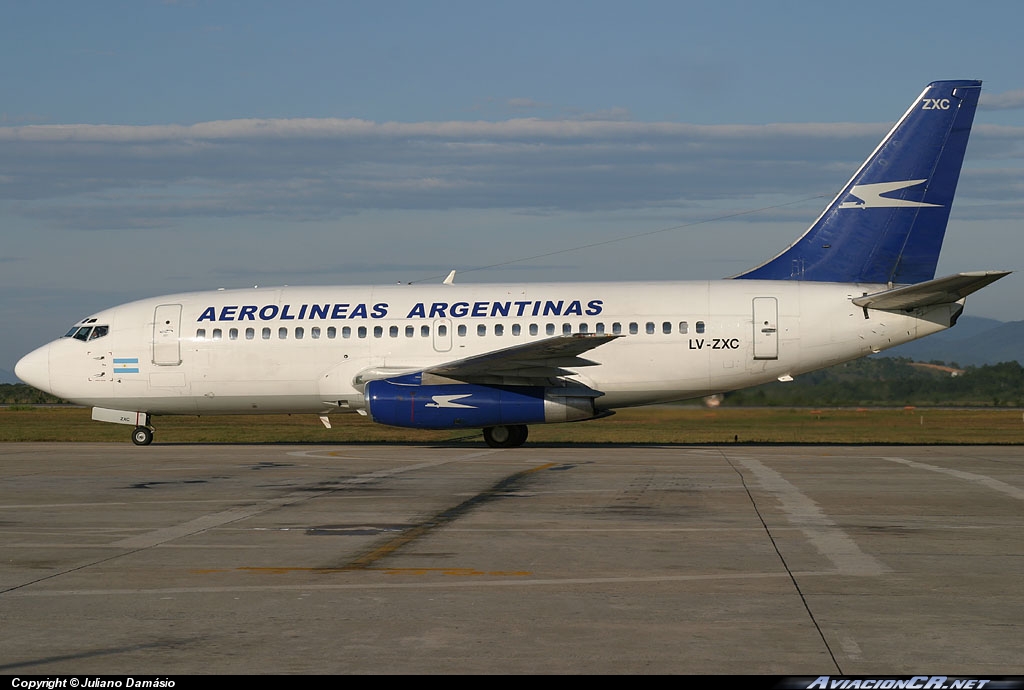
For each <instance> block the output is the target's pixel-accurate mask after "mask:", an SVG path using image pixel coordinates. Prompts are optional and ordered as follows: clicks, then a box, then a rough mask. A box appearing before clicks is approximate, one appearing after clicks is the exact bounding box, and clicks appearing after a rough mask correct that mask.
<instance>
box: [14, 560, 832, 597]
mask: <svg viewBox="0 0 1024 690" xmlns="http://www.w3.org/2000/svg"><path fill="white" fill-rule="evenodd" d="M386 570H388V569H387V568H374V569H372V570H369V569H365V568H363V569H360V570H358V571H346V574H358V573H364V574H365V573H372V572H381V573H383V572H384V571H386ZM845 574H846V573H837V572H835V571H801V572H794V573H793V575H797V576H800V577H813V576H835V575H845ZM772 579H775V580H785V581H789V580H790V574H789V573H788V572H771V573H723V574H717V575H715V574H709V575H649V576H643V577H567V578H563V579H559V578H537V579H522V578H520V579H513V580H485V579H481V578H471V579H466V578H448V579H445V580H444V581H438V582H423V581H421V580H417V581H416V582H380V581H375V582H356V583H344V584H310V583H304V584H303V583H299V584H294V585H291V584H279V585H240V586H230V585H227V586H223V585H222V586H218V587H154V588H152V589H141V588H135V589H66V590H42V589H35V590H32V589H23V590H17V591H12V592H6V593H5V594H4V597H5V598H7V599H9V598H11V597H67V596H127V595H140V594H141V595H145V596H152V595H167V594H182V595H183V594H210V593H227V592H288V591H306V592H315V591H325V592H329V591H342V590H373V589H458V588H464V587H551V586H565V585H572V586H579V585H597V586H606V585H618V584H624V585H633V584H642V583H648V584H651V583H654V584H658V583H662V584H671V583H674V582H702V581H740V580H772Z"/></svg>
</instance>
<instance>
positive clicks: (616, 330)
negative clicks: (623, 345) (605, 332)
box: [612, 321, 622, 335]
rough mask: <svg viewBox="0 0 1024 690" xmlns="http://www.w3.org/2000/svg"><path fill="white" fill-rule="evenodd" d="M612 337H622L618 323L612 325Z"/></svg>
mask: <svg viewBox="0 0 1024 690" xmlns="http://www.w3.org/2000/svg"><path fill="white" fill-rule="evenodd" d="M612 335H622V324H621V323H619V322H618V321H616V322H615V323H613V324H612Z"/></svg>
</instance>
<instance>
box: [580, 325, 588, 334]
mask: <svg viewBox="0 0 1024 690" xmlns="http://www.w3.org/2000/svg"><path fill="white" fill-rule="evenodd" d="M589 332H590V326H588V325H587V324H585V323H581V324H580V333H589Z"/></svg>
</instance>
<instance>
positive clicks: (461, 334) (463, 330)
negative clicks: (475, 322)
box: [459, 323, 466, 338]
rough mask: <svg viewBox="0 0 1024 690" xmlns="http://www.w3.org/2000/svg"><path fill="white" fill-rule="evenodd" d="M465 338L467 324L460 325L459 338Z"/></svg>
mask: <svg viewBox="0 0 1024 690" xmlns="http://www.w3.org/2000/svg"><path fill="white" fill-rule="evenodd" d="M465 336H466V324H464V323H460V324H459V337H460V338H463V337H465Z"/></svg>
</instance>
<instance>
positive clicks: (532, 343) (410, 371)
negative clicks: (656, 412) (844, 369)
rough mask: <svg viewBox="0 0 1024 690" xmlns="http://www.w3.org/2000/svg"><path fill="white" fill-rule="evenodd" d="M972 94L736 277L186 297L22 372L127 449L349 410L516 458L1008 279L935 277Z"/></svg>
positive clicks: (916, 125)
mask: <svg viewBox="0 0 1024 690" xmlns="http://www.w3.org/2000/svg"><path fill="white" fill-rule="evenodd" d="M980 92H981V82H980V81H973V80H959V81H936V82H933V83H931V84H929V85H928V86H927V87H926V88H925V89H924V91H923V92H922V93H921V95H920V96H919V97H918V98H916V99H915V100H914V102H913V104H912V105H911V106H910V108H909V109H908V110H907V111H906V113H905V114H904V115H903V117H902V118H900V119H899V121H898V122H897V123H896V124H895V125H894V126H893V127H892V129H891V130H890V131H889V133H888V134H887V135H886V136H885V138H884V139H883V140H882V142H881V143H880V144H879V145H878V147H877V148H876V149H875V150H874V152H872V153H871V155H870V156H869V157H868V159H867V160H866V161H865V162H864V163H863V164H862V165H861V167H860V168H859V169H858V170H857V172H856V173H855V174H854V175H853V177H852V178H851V179H850V181H849V182H848V183H847V184H846V185H845V186H844V187H843V188H842V189H841V190H840V191H839V193H838V194H837V195H836V197H835V199H834V200H833V201H832V202H831V203H830V204H829V205H828V206H827V207H826V208H825V210H824V211H823V212H822V213H821V215H820V216H819V217H818V219H817V220H816V221H815V222H814V223H813V224H812V225H811V226H810V227H809V228H808V229H807V231H806V232H805V233H804V234H803V235H802V236H800V237H799V238H798V239H797V240H796V241H795V242H793V244H791V245H790V246H789V247H787V248H786V249H784V250H783V251H782V252H780V253H779V254H778V255H777V256H775V257H774V258H772V259H769V260H768V261H766V262H764V263H763V264H761V265H759V266H756V267H754V268H752V269H750V270H748V271H745V272H743V273H740V274H739V275H735V276H732V277H731V278H726V279H722V280H701V281H678V282H626V283H617V282H591V283H542V284H516V285H503V284H466V285H463V284H456V283H455V281H454V271H453V272H452V273H451V274H449V276H448V278H447V279H445V280H444V282H443V283H442V284H436V285H411V284H409V285H391V286H383V287H372V286H341V287H339V286H335V287H327V286H319V287H316V286H314V287H273V288H252V289H221V290H216V291H205V292H190V293H184V294H176V295H169V296H164V297H156V298H151V299H143V300H139V301H135V302H131V303H128V304H123V305H120V306H116V307H113V308H110V309H106V310H104V311H101V312H99V313H96V314H93V315H91V316H89V317H87V318H85V319H83V320H81V321H80V322H78V323H76V324H75V325H74V326H73V327H72V328H71V329H70V330H69V331H68V332H67V333H66V334H65V335H64V336H63V337H61V338H59V339H57V340H54V341H52V342H50V343H48V344H46V345H43V346H42V347H40V348H38V349H36V350H35V351H33V352H31V353H29V354H27V355H26V356H25V357H24V358H22V359H21V360H20V361H19V362H18V364H17V367H16V369H15V372H16V374H17V375H18V377H19V378H20V379H21V380H22V381H25V382H26V383H28V384H30V385H32V386H35V387H36V388H39V389H41V390H44V391H47V392H49V393H52V394H53V395H56V396H59V397H61V398H64V399H67V400H70V401H73V402H76V403H79V404H82V405H87V406H91V407H93V411H92V417H93V419H95V420H98V421H104V422H113V423H119V424H126V425H129V426H132V427H134V430H133V432H132V436H131V438H132V441H133V442H134V443H135V444H137V445H148V444H150V443H151V442H152V440H153V418H154V417H157V416H159V415H207V414H270V413H293V414H315V415H318V416H319V417H320V419H321V421H322V422H323V423H324V425H325V426H326V427H327V428H330V426H331V422H330V418H329V416H330V415H331V414H333V413H339V412H356V413H359V414H362V415H368V416H369V418H370V419H372V420H373V421H375V422H379V423H381V424H387V425H392V426H397V427H407V428H418V429H463V428H466V429H482V430H483V437H484V440H485V441H486V443H487V444H488V445H489V446H491V447H495V448H512V447H516V446H520V445H522V444H523V443H524V442H525V441H526V439H527V434H528V427H529V425H532V424H550V423H556V422H574V421H582V420H590V419H599V418H601V417H605V416H607V415H610V414H614V411H615V410H616V409H619V408H626V407H632V406H639V405H649V404H656V403H666V402H673V401H679V400H687V399H694V398H700V397H704V396H709V395H712V394H718V393H723V392H728V391H732V390H736V389H740V388H745V387H749V386H755V385H759V384H762V383H766V382H769V381H775V380H780V381H789V380H792V378H793V377H795V376H799V375H801V374H804V373H806V372H809V371H813V370H815V369H820V368H823V367H828V366H831V365H835V364H839V363H841V362H846V361H849V360H852V359H856V358H859V357H863V356H866V355H869V354H872V353H876V352H880V351H882V350H885V349H887V348H890V347H894V346H896V345H900V344H903V343H906V342H909V341H911V340H915V339H917V338H921V337H924V336H927V335H929V334H932V333H936V332H938V331H941V330H944V329H946V328H949V327H951V326H953V325H955V324H956V321H957V318H958V317H959V316H960V314H961V313H962V311H963V309H964V302H965V298H966V297H967V296H968V295H969V294H971V293H973V292H975V291H976V290H979V289H980V288H982V287H984V286H986V285H988V284H990V283H992V282H994V281H996V280H998V279H1000V278H1002V277H1003V276H1005V275H1007V274H1008V273H1009V272H1008V271H976V272H968V273H957V274H954V275H950V276H946V277H942V278H938V279H936V278H935V268H936V264H937V262H938V257H939V250H940V248H941V246H942V240H943V237H944V235H945V231H946V225H947V221H948V219H949V212H950V208H951V205H952V202H953V196H954V193H955V191H956V185H957V181H958V179H959V176H960V169H961V166H962V163H963V159H964V154H965V151H966V148H967V141H968V137H969V135H970V129H971V125H972V122H973V120H974V114H975V110H976V107H977V103H978V97H979V95H980Z"/></svg>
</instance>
